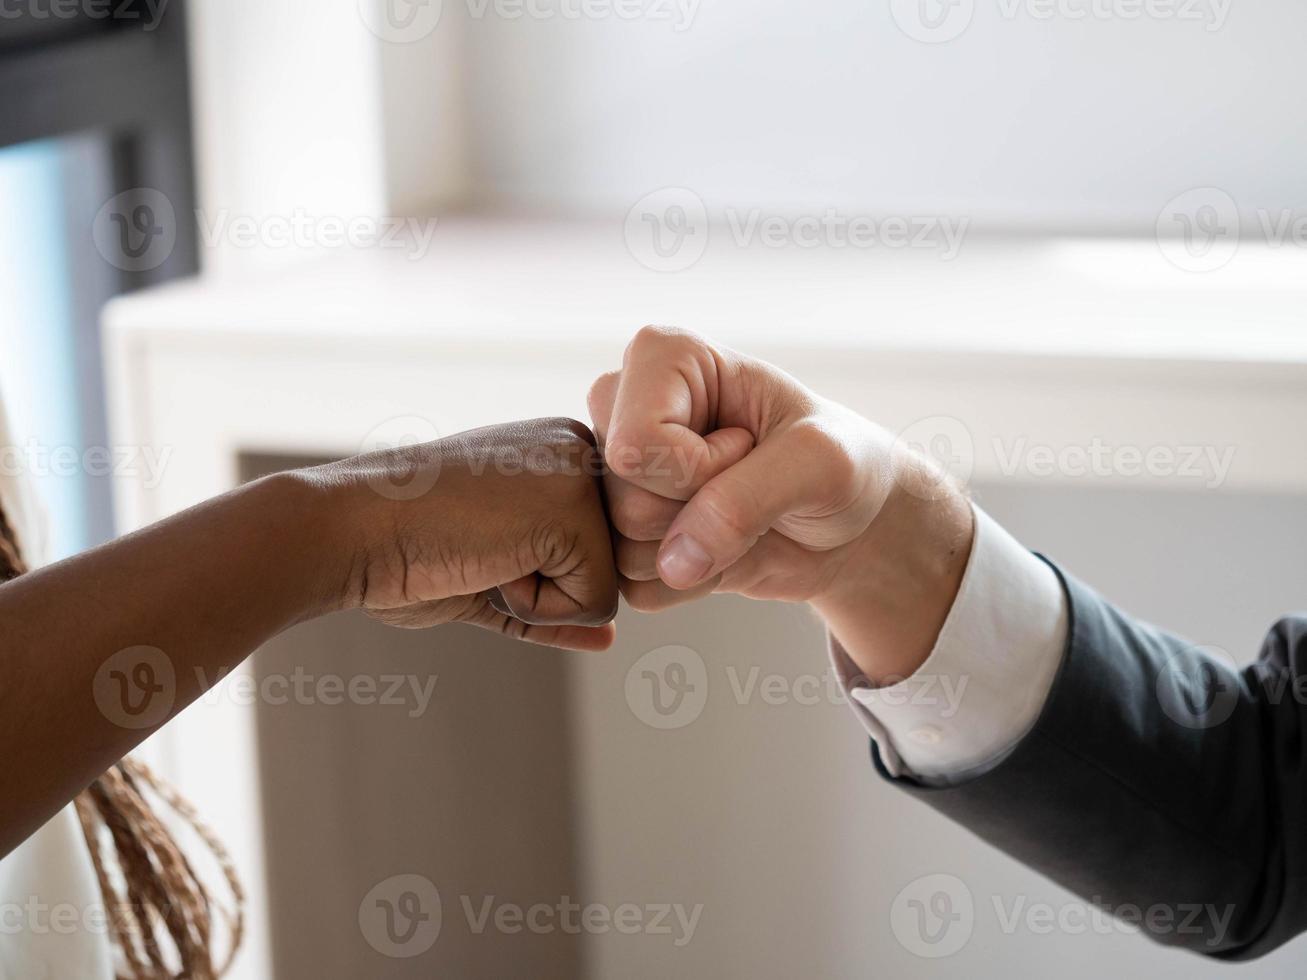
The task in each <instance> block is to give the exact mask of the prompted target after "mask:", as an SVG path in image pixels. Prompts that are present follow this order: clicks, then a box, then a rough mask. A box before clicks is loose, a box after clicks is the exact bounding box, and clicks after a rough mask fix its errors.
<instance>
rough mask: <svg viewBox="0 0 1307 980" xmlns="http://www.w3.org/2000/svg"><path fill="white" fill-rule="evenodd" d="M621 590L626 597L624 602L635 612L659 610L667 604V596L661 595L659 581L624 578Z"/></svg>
mask: <svg viewBox="0 0 1307 980" xmlns="http://www.w3.org/2000/svg"><path fill="white" fill-rule="evenodd" d="M621 591H622V595H623V596H625V597H626V604H627V605H628V606H630V607H631V608H632V609H634V610H635V611H636V612H642V613H652V612H661V611H662V610H663V609H665V608H667V606H668V605H669V603H668V601H667V597H666V596H664V595H663V592H662V583H660V582H656V581H654V582H637V581H634V580H632V579H625V578H624V579H622V584H621Z"/></svg>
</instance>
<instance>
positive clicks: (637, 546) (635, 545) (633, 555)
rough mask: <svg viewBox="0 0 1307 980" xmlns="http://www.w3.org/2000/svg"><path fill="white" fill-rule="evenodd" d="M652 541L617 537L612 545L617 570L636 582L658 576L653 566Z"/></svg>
mask: <svg viewBox="0 0 1307 980" xmlns="http://www.w3.org/2000/svg"><path fill="white" fill-rule="evenodd" d="M654 545H656V542H654V543H648V542H639V541H631V540H628V539H627V538H619V539H618V540H617V542H616V544H615V546H614V549H613V551H614V558H615V559H616V562H617V571H618V572H619V573H620V574H622V575H624V576H626V577H627V578H629V579H632V580H634V581H637V582H642V581H648V580H651V579H655V578H657V577H658V572H657V569H656V566H655V557H654V553H653V550H654Z"/></svg>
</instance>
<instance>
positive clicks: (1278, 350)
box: [105, 218, 1307, 373]
mask: <svg viewBox="0 0 1307 980" xmlns="http://www.w3.org/2000/svg"><path fill="white" fill-rule="evenodd" d="M413 251H414V246H412V245H411V244H405V245H402V246H400V247H395V248H389V249H382V248H374V249H371V250H367V251H358V250H355V251H350V250H336V251H331V252H324V253H322V254H321V255H314V256H310V257H307V258H306V257H303V256H297V257H296V261H295V262H293V263H291V262H286V263H282V264H281V265H282V266H283V267H281V268H273V269H267V268H265V269H261V270H259V271H257V272H251V273H249V274H248V275H243V276H240V277H233V278H229V279H226V280H224V281H220V282H219V281H213V280H205V279H198V280H192V281H186V282H182V283H178V284H174V285H171V286H168V287H165V288H162V289H157V290H153V291H150V292H147V293H143V294H136V295H133V296H130V297H126V298H122V299H119V300H117V301H115V302H114V303H113V304H111V305H110V307H109V308H108V310H107V312H106V318H105V319H106V324H107V326H108V328H109V329H110V330H128V331H133V332H135V331H147V332H149V333H150V334H152V335H153V336H154V337H156V338H163V337H167V336H173V337H176V336H177V335H178V334H182V335H187V336H192V337H194V336H195V335H197V334H203V335H206V336H207V337H208V338H209V339H214V338H217V337H229V338H234V337H237V336H244V337H247V338H248V337H251V336H258V337H262V338H270V337H280V338H283V339H284V338H287V337H291V338H304V337H309V336H311V337H313V338H314V339H316V340H323V341H326V340H329V339H332V338H336V339H359V338H366V339H367V340H368V341H370V342H372V343H382V342H387V341H389V342H397V341H398V342H405V341H407V342H412V343H417V344H427V343H439V344H451V343H454V344H458V345H460V346H462V345H480V344H482V343H487V342H488V343H492V344H502V343H510V342H514V341H519V340H524V339H532V340H540V339H542V338H543V339H547V340H548V341H549V342H550V343H557V344H586V343H589V342H594V341H611V342H618V341H620V340H624V339H625V338H626V337H627V336H629V334H630V333H631V332H632V331H633V330H634V329H635V328H636V327H638V326H640V325H641V324H643V323H649V322H663V323H676V324H680V325H683V326H688V327H693V328H695V329H698V330H700V331H703V332H705V333H710V334H712V335H713V336H715V337H717V338H719V339H721V340H723V341H725V342H727V343H732V344H735V345H737V346H741V347H744V348H746V349H753V348H754V347H757V346H759V345H762V346H764V347H765V348H766V349H768V350H775V349H777V348H784V349H790V348H804V349H814V348H816V349H829V348H836V349H844V350H859V351H863V350H866V351H872V350H898V351H921V352H926V351H933V352H953V353H960V354H968V353H979V352H987V353H995V354H1008V355H1012V354H1016V355H1034V356H1052V357H1069V356H1090V357H1107V358H1125V359H1163V360H1170V361H1208V362H1231V363H1238V364H1242V365H1243V366H1245V367H1246V366H1247V365H1249V364H1267V365H1270V364H1276V365H1282V366H1287V365H1303V364H1307V253H1304V251H1303V250H1301V249H1296V248H1293V247H1284V248H1281V249H1278V250H1277V249H1271V248H1268V247H1266V246H1257V247H1254V246H1252V245H1248V244H1245V245H1244V246H1243V247H1242V248H1241V250H1240V251H1239V253H1238V254H1237V255H1236V256H1235V258H1234V260H1233V261H1232V262H1231V263H1230V264H1229V265H1227V266H1226V267H1224V268H1222V269H1219V270H1217V271H1214V272H1207V273H1194V272H1185V271H1182V270H1180V269H1178V268H1176V267H1175V266H1173V265H1171V264H1170V263H1169V262H1168V261H1167V259H1166V258H1165V257H1164V255H1163V254H1162V251H1161V250H1160V249H1159V247H1158V246H1157V244H1156V243H1154V242H1152V241H1134V240H1114V239H1080V240H1069V239H1068V240H1034V239H1014V238H1008V239H1004V238H990V239H980V238H969V239H967V240H966V241H965V242H964V243H963V245H962V247H961V251H960V253H959V254H958V255H957V257H955V258H954V259H952V260H951V261H944V260H942V259H941V257H940V255H939V254H938V253H937V252H935V251H931V250H920V249H918V250H914V249H910V248H904V249H899V250H891V249H887V248H886V247H884V246H876V247H874V248H869V249H853V248H844V249H835V248H829V247H826V248H811V249H803V248H798V247H793V246H791V247H787V248H780V249H769V248H764V247H762V246H759V245H755V246H753V247H750V248H747V249H744V248H738V247H736V246H735V245H734V244H733V242H732V241H731V240H730V237H729V236H728V235H727V234H726V230H725V229H717V228H715V229H714V230H713V232H712V237H711V238H710V242H709V246H708V249H707V252H706V254H705V255H704V256H703V258H702V259H701V260H700V261H699V262H698V263H697V264H696V265H694V266H693V267H691V268H689V269H686V270H684V271H680V272H655V271H651V270H649V269H647V268H645V267H643V266H642V265H641V264H640V263H639V262H638V261H637V260H636V259H635V258H633V257H632V255H631V253H630V252H629V251H628V250H627V248H626V246H625V244H624V241H623V237H622V227H621V224H620V223H619V222H613V221H609V222H599V221H590V222H582V221H569V222H558V221H544V220H539V221H525V220H506V219H489V218H451V219H444V220H442V221H441V222H440V223H439V225H438V227H437V229H436V231H435V234H434V237H433V238H432V240H431V246H430V248H429V250H427V251H426V253H425V254H424V255H421V257H418V258H412V257H410V256H411V253H412V252H413ZM750 345H753V347H750ZM1295 373H1296V372H1295Z"/></svg>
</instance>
